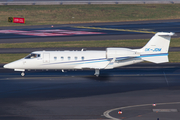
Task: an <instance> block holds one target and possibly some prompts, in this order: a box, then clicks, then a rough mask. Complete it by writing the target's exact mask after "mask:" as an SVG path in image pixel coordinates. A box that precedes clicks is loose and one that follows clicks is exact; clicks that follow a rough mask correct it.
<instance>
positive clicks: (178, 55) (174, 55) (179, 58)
mask: <svg viewBox="0 0 180 120" xmlns="http://www.w3.org/2000/svg"><path fill="white" fill-rule="evenodd" d="M27 55H28V54H24V53H23V54H22V53H21V54H0V58H1V59H0V63H2V64H5V63H9V62H12V61H15V60H18V59H21V58H24V57H25V56H27ZM169 62H170V63H180V52H169Z"/></svg>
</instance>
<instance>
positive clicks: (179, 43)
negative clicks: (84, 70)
mask: <svg viewBox="0 0 180 120" xmlns="http://www.w3.org/2000/svg"><path fill="white" fill-rule="evenodd" d="M148 41H149V39H137V40H97V41H95V40H92V41H65V42H27V43H1V44H0V48H61V47H66V48H68V47H79V48H84V47H87V48H88V47H143V46H144V45H145V44H146V43H147V42H148ZM170 47H180V38H172V40H171V44H170Z"/></svg>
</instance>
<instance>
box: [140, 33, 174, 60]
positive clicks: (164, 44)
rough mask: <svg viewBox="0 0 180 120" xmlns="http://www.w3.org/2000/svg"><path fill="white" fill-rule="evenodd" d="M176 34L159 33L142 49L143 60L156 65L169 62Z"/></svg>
mask: <svg viewBox="0 0 180 120" xmlns="http://www.w3.org/2000/svg"><path fill="white" fill-rule="evenodd" d="M173 35H174V33H172V32H170V33H168V32H158V33H156V34H155V35H154V36H153V37H152V38H151V39H150V40H149V42H148V43H147V44H146V45H145V46H144V47H143V48H141V49H140V51H139V52H140V54H141V58H142V59H143V60H146V61H150V62H154V63H164V62H169V59H168V51H169V44H170V40H171V36H173Z"/></svg>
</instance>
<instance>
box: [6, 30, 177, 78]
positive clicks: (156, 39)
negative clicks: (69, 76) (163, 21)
mask: <svg viewBox="0 0 180 120" xmlns="http://www.w3.org/2000/svg"><path fill="white" fill-rule="evenodd" d="M173 35H174V33H172V32H170V33H168V32H158V33H156V34H155V35H154V36H153V37H152V38H151V39H150V40H149V42H148V43H147V44H146V45H145V46H144V47H143V48H141V49H129V48H107V49H106V50H104V51H95V50H87V51H84V50H81V51H36V52H32V53H31V54H29V55H28V56H26V57H25V58H22V59H20V60H17V61H14V62H11V63H8V64H6V65H4V68H9V69H14V71H22V73H21V75H22V76H24V75H25V74H24V71H25V70H31V69H41V70H43V69H45V70H48V69H61V70H62V72H63V71H64V70H67V69H94V70H95V74H94V75H96V76H99V70H101V69H113V68H116V67H121V66H126V65H130V64H135V63H139V62H142V61H149V62H153V63H164V62H168V61H169V59H168V50H169V44H170V39H171V36H173Z"/></svg>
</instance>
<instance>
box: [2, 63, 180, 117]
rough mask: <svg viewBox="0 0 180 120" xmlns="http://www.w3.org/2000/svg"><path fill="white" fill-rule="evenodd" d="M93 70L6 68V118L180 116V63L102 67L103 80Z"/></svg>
mask: <svg viewBox="0 0 180 120" xmlns="http://www.w3.org/2000/svg"><path fill="white" fill-rule="evenodd" d="M93 73H94V71H67V72H65V73H62V72H61V71H29V72H26V76H25V77H21V76H20V73H19V72H14V71H13V70H7V69H3V68H1V69H0V94H1V96H0V106H1V107H0V119H2V120H5V119H8V120H14V119H19V120H38V119H44V120H49V119H53V120H54V119H57V120H61V119H62V120H63V119H68V120H71V119H72V120H80V119H83V120H98V119H99V120H100V119H108V117H107V116H106V114H104V112H106V111H108V110H112V111H110V112H109V115H110V116H111V117H114V118H116V119H125V120H144V119H146V120H150V119H151V120H152V119H153V120H157V119H158V118H159V120H169V119H171V120H179V119H180V114H179V110H180V104H179V102H180V95H179V94H180V80H179V77H180V74H179V73H180V64H172V63H171V64H170V63H169V64H160V65H156V64H151V63H140V64H136V65H132V66H126V67H122V68H118V69H113V70H102V71H101V75H102V76H100V77H98V78H97V77H94V76H93ZM172 102H173V103H172ZM153 103H157V106H156V107H153V106H152V104H153ZM160 103H164V104H162V105H161V104H160ZM170 103H172V104H170ZM144 104H145V106H142V105H144ZM146 104H147V105H146ZM134 105H137V106H136V107H127V106H134ZM122 107H125V108H124V109H121V108H122ZM115 108H120V109H121V110H122V111H123V114H121V115H120V114H118V111H119V109H117V110H113V109H115ZM154 109H159V110H162V111H163V110H164V109H166V110H164V112H153V110H154ZM170 109H175V110H177V111H176V112H168V111H170Z"/></svg>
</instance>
